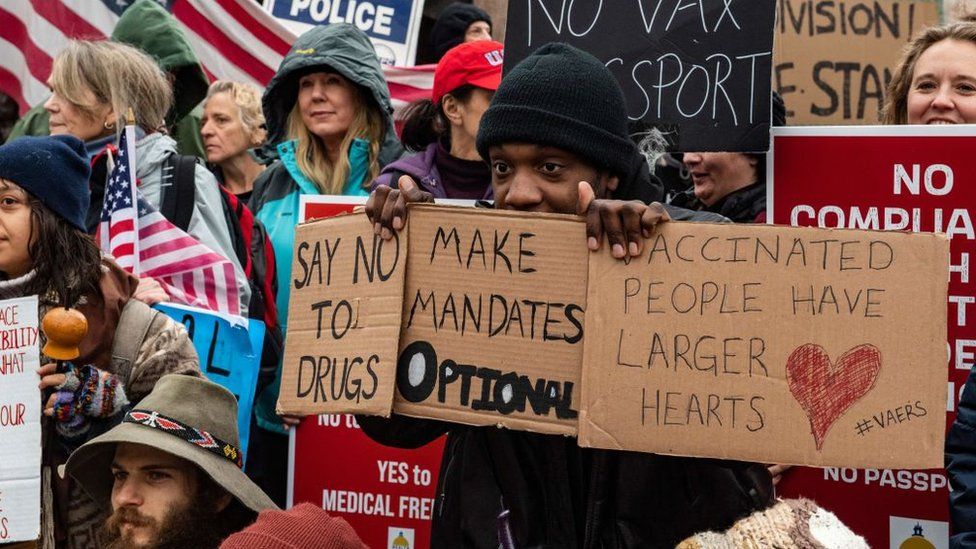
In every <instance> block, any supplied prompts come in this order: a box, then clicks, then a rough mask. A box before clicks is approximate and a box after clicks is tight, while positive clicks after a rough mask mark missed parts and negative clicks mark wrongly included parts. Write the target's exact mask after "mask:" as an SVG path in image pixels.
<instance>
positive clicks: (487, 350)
mask: <svg viewBox="0 0 976 549" xmlns="http://www.w3.org/2000/svg"><path fill="white" fill-rule="evenodd" d="M409 233H410V235H409V240H410V247H409V248H410V251H409V253H408V256H407V281H406V291H405V292H404V300H403V331H402V332H401V336H400V362H399V364H398V367H397V395H398V397H397V402H396V406H395V410H396V412H398V413H402V414H407V415H414V416H421V417H435V418H439V419H446V420H449V421H455V422H459V423H467V424H471V425H496V424H498V425H503V426H505V427H510V428H515V429H526V430H530V431H537V432H545V433H561V434H575V433H576V425H577V415H578V410H579V404H578V401H579V377H580V371H579V365H580V364H581V362H582V357H583V344H582V340H583V311H584V309H585V307H586V261H587V256H588V253H589V252H588V251H587V249H586V245H585V241H586V238H585V236H584V235H585V229H584V225H583V223H582V222H581V221H580V220H579V219H576V218H574V217H570V216H561V215H529V216H527V215H525V214H519V213H514V212H502V211H495V210H492V211H485V210H474V209H467V208H449V209H445V208H442V207H436V206H433V207H431V206H425V207H417V208H412V209H411V211H410V228H409Z"/></svg>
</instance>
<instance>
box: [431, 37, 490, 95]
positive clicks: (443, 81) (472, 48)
mask: <svg viewBox="0 0 976 549" xmlns="http://www.w3.org/2000/svg"><path fill="white" fill-rule="evenodd" d="M504 60H505V46H503V45H502V43H501V42H495V41H494V40H478V41H475V42H465V43H464V44H461V45H460V46H455V47H453V48H451V49H450V50H448V51H447V53H445V54H444V57H442V58H441V60H440V62H439V63H437V69H435V70H434V91H433V95H432V96H431V99H432V100H433V101H434V103H435V104H437V103H440V101H441V98H442V97H444V96H445V95H446V94H448V93H450V92H451V91H453V90H456V89H457V88H460V87H461V86H463V85H465V84H471V85H472V86H477V87H479V88H484V89H486V90H492V91H494V90H497V89H498V84H499V83H500V82H501V81H502V62H503V61H504Z"/></svg>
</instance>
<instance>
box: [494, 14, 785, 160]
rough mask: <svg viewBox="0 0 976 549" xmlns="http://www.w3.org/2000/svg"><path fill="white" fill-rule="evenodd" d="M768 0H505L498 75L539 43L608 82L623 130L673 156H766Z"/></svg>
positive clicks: (770, 48) (770, 23)
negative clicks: (604, 73)
mask: <svg viewBox="0 0 976 549" xmlns="http://www.w3.org/2000/svg"><path fill="white" fill-rule="evenodd" d="M774 5H775V0H749V1H748V2H732V1H730V0H691V1H689V0H651V1H647V0H641V1H638V2H620V1H613V2H604V1H603V0H511V1H510V2H509V3H508V27H507V29H506V34H505V70H506V72H507V71H508V70H510V69H511V68H512V67H514V66H515V65H516V64H518V63H519V62H520V61H522V60H523V59H525V58H526V57H527V56H528V55H529V54H531V53H532V52H533V51H535V50H536V49H538V48H539V47H540V46H542V45H544V44H546V43H548V42H566V43H569V44H571V45H573V46H576V47H578V48H580V49H582V50H584V51H587V52H589V53H591V54H593V55H594V56H595V57H596V58H597V59H599V60H600V61H601V62H603V63H605V64H606V66H607V68H608V69H610V72H611V73H613V75H614V76H615V77H616V78H617V81H618V82H619V83H620V87H621V88H623V91H624V95H625V97H626V99H627V106H628V110H629V112H628V116H629V118H630V120H631V122H632V124H631V127H632V131H636V132H638V133H644V132H646V131H647V129H648V128H650V127H652V126H653V127H657V128H659V129H661V130H662V131H663V132H664V134H665V137H666V138H667V139H668V141H669V142H670V143H671V145H672V149H673V150H677V151H765V150H766V149H767V148H768V147H769V113H770V110H769V109H770V85H769V83H770V73H771V71H772V55H773V21H774V19H775V10H774Z"/></svg>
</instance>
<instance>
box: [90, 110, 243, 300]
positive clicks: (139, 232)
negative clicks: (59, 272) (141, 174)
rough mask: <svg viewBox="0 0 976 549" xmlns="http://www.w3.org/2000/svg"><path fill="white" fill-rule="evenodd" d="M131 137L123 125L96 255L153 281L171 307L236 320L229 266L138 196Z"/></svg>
mask: <svg viewBox="0 0 976 549" xmlns="http://www.w3.org/2000/svg"><path fill="white" fill-rule="evenodd" d="M134 136H135V127H134V126H127V127H126V128H125V131H124V132H123V133H122V138H121V139H120V141H119V149H118V156H117V157H116V158H115V165H114V166H113V168H112V172H111V174H110V175H109V178H108V182H107V183H106V185H105V202H104V203H103V205H102V218H101V223H99V226H98V241H99V244H100V245H101V248H102V250H103V251H104V252H106V253H108V254H111V255H112V256H113V257H115V261H116V262H117V263H118V264H119V265H120V266H121V267H122V268H124V269H125V270H127V271H129V272H130V273H133V274H135V275H138V276H144V277H152V278H154V279H156V281H157V282H159V283H160V284H161V285H162V286H163V287H164V288H165V289H166V293H168V294H169V296H170V298H171V299H172V300H173V301H175V302H177V303H183V304H185V305H192V306H194V307H200V308H203V309H209V310H211V311H217V312H221V313H228V314H232V315H240V314H241V305H240V298H239V295H238V290H237V278H236V276H235V274H234V265H233V264H232V263H231V262H230V261H228V260H227V259H226V258H225V257H224V256H222V255H220V254H218V253H216V252H214V251H212V250H210V249H209V248H207V247H206V246H204V245H203V244H200V243H199V242H197V240H196V239H194V238H193V237H192V236H190V235H188V234H186V233H185V232H183V231H182V230H180V229H179V227H177V226H176V225H173V224H172V223H170V222H169V221H168V220H167V219H166V218H165V217H163V214H161V213H159V211H158V210H156V208H154V207H153V206H152V205H151V204H149V203H148V202H146V201H145V200H144V199H143V198H142V196H141V195H140V194H139V189H138V188H137V187H136V184H135V168H134V166H135V139H134Z"/></svg>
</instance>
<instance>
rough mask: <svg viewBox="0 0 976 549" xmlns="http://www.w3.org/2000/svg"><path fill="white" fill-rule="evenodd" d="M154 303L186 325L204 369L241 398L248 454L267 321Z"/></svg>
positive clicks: (239, 414) (240, 423)
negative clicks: (265, 322)
mask: <svg viewBox="0 0 976 549" xmlns="http://www.w3.org/2000/svg"><path fill="white" fill-rule="evenodd" d="M154 307H155V308H156V309H159V310H160V311H161V312H163V313H165V314H166V315H167V316H169V317H171V318H173V319H174V320H176V321H177V322H181V323H182V324H183V325H184V326H186V331H187V332H189V335H190V339H191V340H192V341H193V346H194V347H196V350H197V354H198V355H199V356H200V370H201V371H202V372H203V374H204V375H205V376H207V379H209V380H210V381H213V382H214V383H218V384H220V385H222V386H223V387H224V388H226V389H227V390H228V391H230V392H231V393H233V394H234V396H235V397H236V398H237V428H238V432H239V434H240V438H241V451H243V452H244V455H245V456H246V455H247V441H248V437H249V435H250V431H251V410H252V409H253V408H254V392H255V388H256V385H257V381H258V370H259V368H260V366H261V351H262V349H263V347H264V323H263V322H261V321H260V320H253V319H242V318H241V317H233V316H229V315H222V314H220V313H215V312H213V311H206V310H203V309H197V308H195V307H187V306H186V305H176V304H173V303H160V304H158V305H155V306H154Z"/></svg>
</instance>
